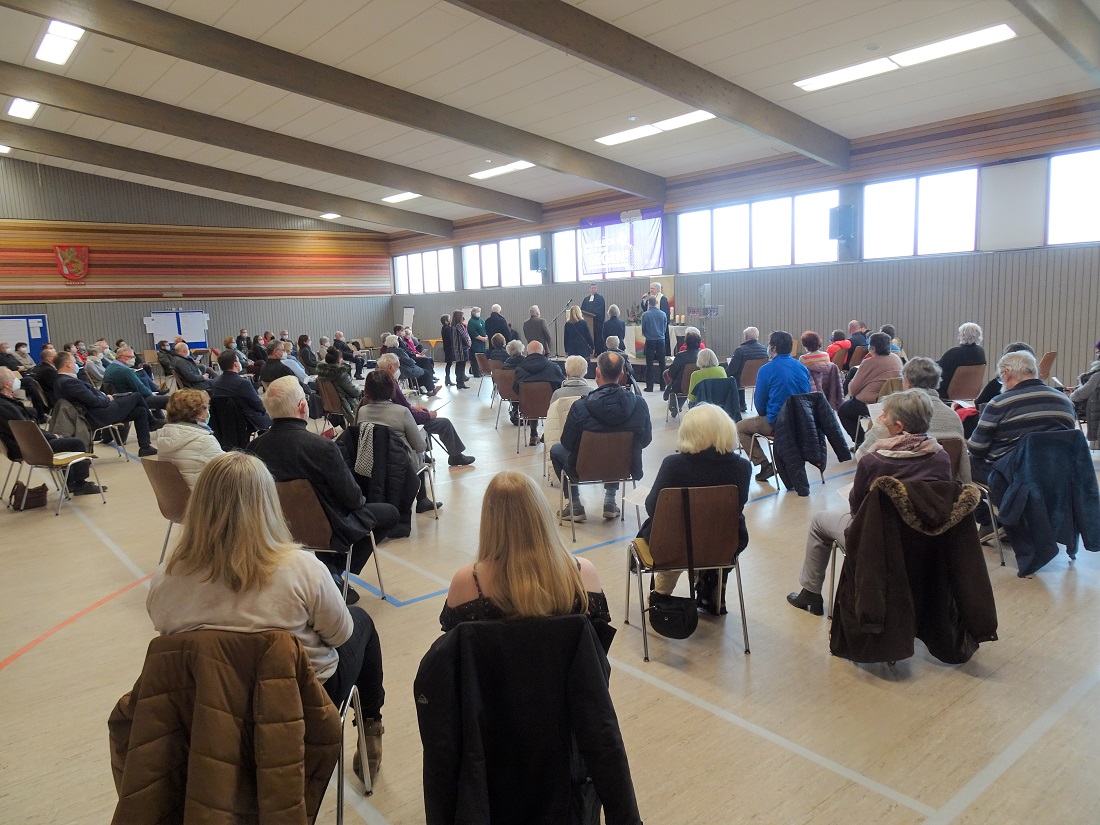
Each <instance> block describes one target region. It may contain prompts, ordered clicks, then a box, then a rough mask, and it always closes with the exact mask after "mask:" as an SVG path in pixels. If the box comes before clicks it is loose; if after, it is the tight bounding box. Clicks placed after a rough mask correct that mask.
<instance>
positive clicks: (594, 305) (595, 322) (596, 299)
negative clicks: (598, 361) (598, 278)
mask: <svg viewBox="0 0 1100 825" xmlns="http://www.w3.org/2000/svg"><path fill="white" fill-rule="evenodd" d="M581 312H587V313H588V314H590V315H591V316H592V340H593V342H594V343H595V344H596V355H599V354H600V353H601V352H603V351H604V340H603V339H604V332H603V322H604V317H605V316H606V313H607V302H606V301H604V298H603V296H602V295H600V293H598V292H597V291H596V285H595V284H589V286H588V297H587V298H585V299H584V300H583V301H581Z"/></svg>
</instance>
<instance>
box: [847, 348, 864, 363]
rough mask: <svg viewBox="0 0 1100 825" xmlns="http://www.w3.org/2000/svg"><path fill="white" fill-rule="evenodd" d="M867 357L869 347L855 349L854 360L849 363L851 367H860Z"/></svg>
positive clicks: (853, 351)
mask: <svg viewBox="0 0 1100 825" xmlns="http://www.w3.org/2000/svg"><path fill="white" fill-rule="evenodd" d="M866 357H867V347H855V348H854V349H853V350H852V359H851V360H850V361H849V362H848V366H849V367H858V366H859V365H860V364H861V363H863V359H864V358H866Z"/></svg>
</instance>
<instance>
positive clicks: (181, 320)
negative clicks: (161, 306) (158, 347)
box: [142, 309, 210, 349]
mask: <svg viewBox="0 0 1100 825" xmlns="http://www.w3.org/2000/svg"><path fill="white" fill-rule="evenodd" d="M142 320H143V321H145V329H146V331H147V332H148V333H149V334H150V335H152V336H153V341H154V342H156V341H168V342H169V343H171V341H172V339H173V338H175V337H176V336H177V335H182V336H183V340H184V341H186V342H187V346H188V347H190V348H191V349H206V329H207V327H208V326H209V324H210V316H209V315H207V314H206V313H205V312H203V311H202V310H199V309H194V310H173V311H169V312H154V313H152V315H150V316H149V317H148V318H143V319H142Z"/></svg>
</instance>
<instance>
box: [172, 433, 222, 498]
mask: <svg viewBox="0 0 1100 825" xmlns="http://www.w3.org/2000/svg"><path fill="white" fill-rule="evenodd" d="M157 452H158V455H157V458H158V459H160V460H161V461H170V462H171V463H172V464H175V465H176V468H177V469H178V470H179V471H180V474H181V475H182V476H183V480H184V481H186V482H187V486H188V487H191V488H194V486H195V482H196V481H198V480H199V474H200V473H201V472H202V468H203V467H205V466H206V463H207V462H208V461H211V460H213V459H215V458H217V457H218V456H220V455H221V454H222V448H221V445H220V444H218V439H216V438H215V437H214V433H212V432H211V431H210V430H209V429H207V428H206V427H204V426H202V425H201V424H188V423H186V422H180V423H177V424H165V425H164V426H163V427H161V429H160V434H159V435H158V437H157Z"/></svg>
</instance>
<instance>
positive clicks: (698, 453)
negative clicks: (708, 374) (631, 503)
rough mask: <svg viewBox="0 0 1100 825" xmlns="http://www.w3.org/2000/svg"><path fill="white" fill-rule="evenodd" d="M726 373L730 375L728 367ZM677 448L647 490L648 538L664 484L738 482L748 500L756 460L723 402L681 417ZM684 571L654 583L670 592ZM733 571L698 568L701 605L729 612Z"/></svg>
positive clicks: (644, 532) (745, 539) (743, 534)
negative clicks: (743, 450)
mask: <svg viewBox="0 0 1100 825" xmlns="http://www.w3.org/2000/svg"><path fill="white" fill-rule="evenodd" d="M704 351H705V352H709V350H704ZM700 356H702V353H700ZM722 375H723V377H725V371H724V370H723V372H722ZM676 449H677V450H678V451H679V452H676V453H673V454H672V455H670V456H666V457H665V460H664V461H663V462H661V469H660V470H658V471H657V478H656V480H654V482H653V488H652V489H651V490H650V491H649V495H648V496H646V500H645V511H646V513H648V514H649V518H647V519H646V520H645V523H643V524H642V529H641V530H639V531H638V535H639V536H640V537H641V538H643V539H646V540H647V541H648V540H649V536H650V533H651V531H652V529H653V514H654V512H656V510H657V498H658V497H659V496H660V494H661V490H664V489H665V488H667V487H720V486H723V485H726V484H733V485H736V487H737V498H738V499H739V500H740V502H741V507H742V508H744V506H745V503H746V502H747V501H748V500H749V484H750V477H751V475H752V464H750V463H749V462H748V460H747V459H745V458H743V457H742V456H740V455H738V454H737V429H736V426H735V425H734V423H733V419H732V418H730V417H729V416H728V415H726V413H725V411H724V410H723V409H722V408H721V407H717V406H715V405H714V404H699V405H697V406H695V407H692V408H691V409H689V410H688V411H687V412H686V413H684V417H683V418H682V419H681V420H680V431H679V432H678V433H677V439H676ZM715 517H716V518H717V517H718V515H717V514H716V515H715ZM737 526H738V540H737V552H738V553H740V552H741V551H742V550H744V549H745V548H746V547H747V546H748V544H749V529H748V527H747V526H746V525H745V514H744V512H743V511H742V513H741V517H740V519H739V520H738V522H737ZM680 572H682V571H674V572H670V573H657V574H656V581H655V583H654V589H655V590H656V591H657V592H658V593H662V594H664V595H666V596H671V595H672V591H673V590H675V589H676V582H677V581H679V579H680ZM728 573H729V570H728V569H726V570H723V571H722V580H721V582H719V579H718V574H717V571H714V570H705V571H703V572H701V573H699V578H698V581H697V583H696V592H697V598H698V601H699V606H700V607H702V608H703V609H704V610H706V611H707V612H709V613H712V614H714V615H716V616H717V615H719V614H720V613H725V612H726V608H725V600H724V599H723V593H725V584H726V576H727V575H728Z"/></svg>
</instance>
